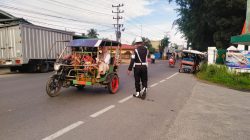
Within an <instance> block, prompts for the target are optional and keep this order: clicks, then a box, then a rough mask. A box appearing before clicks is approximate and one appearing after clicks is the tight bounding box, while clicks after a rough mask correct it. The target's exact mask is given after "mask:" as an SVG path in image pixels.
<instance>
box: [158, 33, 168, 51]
mask: <svg viewBox="0 0 250 140" xmlns="http://www.w3.org/2000/svg"><path fill="white" fill-rule="evenodd" d="M169 43H170V41H169V37H167V36H165V37H164V38H163V39H162V40H161V44H160V46H159V51H160V52H161V53H162V52H163V51H164V49H165V47H167V46H168V45H169Z"/></svg>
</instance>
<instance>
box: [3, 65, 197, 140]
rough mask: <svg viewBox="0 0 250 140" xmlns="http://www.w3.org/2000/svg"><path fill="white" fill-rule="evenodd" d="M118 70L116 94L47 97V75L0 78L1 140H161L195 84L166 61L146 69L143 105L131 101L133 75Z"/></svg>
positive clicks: (91, 90) (98, 91) (99, 91)
mask: <svg viewBox="0 0 250 140" xmlns="http://www.w3.org/2000/svg"><path fill="white" fill-rule="evenodd" d="M127 67H128V66H127V65H121V67H120V70H119V76H120V89H119V92H118V93H117V94H114V95H112V94H108V91H107V89H105V88H103V87H86V88H85V89H84V90H83V91H78V90H76V88H74V87H71V88H68V89H63V90H62V92H61V95H60V96H58V97H55V98H51V97H49V96H47V94H46V92H45V84H46V81H47V79H48V77H49V76H50V75H51V74H52V73H45V74H10V75H0V130H1V131H0V139H1V140H34V139H46V140H52V139H62V140H69V139H74V140H75V139H79V140H111V139H112V140H128V139H129V140H151V139H152V140H155V139H161V138H162V136H164V135H165V133H167V131H168V128H169V127H170V125H171V124H172V123H173V122H174V120H175V118H176V116H177V113H178V112H179V111H180V110H181V108H182V107H183V105H184V104H185V103H186V101H187V100H188V98H189V97H190V95H191V92H192V88H193V86H194V85H195V83H196V81H195V80H194V78H191V77H192V75H188V74H178V73H177V72H178V68H177V67H176V68H169V67H168V65H167V61H159V62H157V63H156V64H153V65H150V66H149V91H148V96H147V98H146V100H141V99H138V98H134V97H132V96H131V95H132V94H133V92H135V89H134V79H133V75H131V76H128V75H126V70H127Z"/></svg>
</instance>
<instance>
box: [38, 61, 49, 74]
mask: <svg viewBox="0 0 250 140" xmlns="http://www.w3.org/2000/svg"><path fill="white" fill-rule="evenodd" d="M48 71H49V64H48V63H46V62H44V63H42V64H41V68H40V72H41V73H46V72H48Z"/></svg>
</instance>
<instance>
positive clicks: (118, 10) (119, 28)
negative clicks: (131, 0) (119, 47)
mask: <svg viewBox="0 0 250 140" xmlns="http://www.w3.org/2000/svg"><path fill="white" fill-rule="evenodd" d="M123 6H124V4H118V5H112V7H113V8H116V11H113V10H112V13H116V17H113V19H114V20H116V24H113V25H114V27H115V28H116V31H115V34H116V41H118V42H121V27H123V24H120V20H121V19H123V17H122V16H120V14H121V13H124V10H122V11H121V10H120V8H121V7H123Z"/></svg>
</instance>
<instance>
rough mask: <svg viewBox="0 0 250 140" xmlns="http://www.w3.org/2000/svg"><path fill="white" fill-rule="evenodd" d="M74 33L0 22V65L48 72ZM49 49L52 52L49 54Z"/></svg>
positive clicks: (29, 70)
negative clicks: (1, 23) (0, 23)
mask: <svg viewBox="0 0 250 140" xmlns="http://www.w3.org/2000/svg"><path fill="white" fill-rule="evenodd" d="M72 39H73V32H67V31H61V30H56V29H51V28H46V27H41V26H36V25H33V24H24V23H17V24H7V25H6V24H3V25H0V67H10V69H11V71H17V70H18V71H20V72H47V71H48V70H49V69H50V68H53V65H54V62H55V60H56V58H57V53H58V52H61V50H62V49H63V48H64V47H65V46H66V44H67V42H65V40H72ZM48 52H51V53H48Z"/></svg>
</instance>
